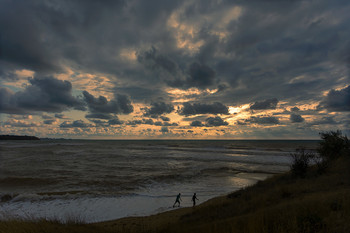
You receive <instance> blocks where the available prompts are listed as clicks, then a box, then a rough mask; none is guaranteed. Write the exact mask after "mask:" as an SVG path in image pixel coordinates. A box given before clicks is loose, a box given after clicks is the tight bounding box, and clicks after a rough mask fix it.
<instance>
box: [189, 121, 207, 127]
mask: <svg viewBox="0 0 350 233" xmlns="http://www.w3.org/2000/svg"><path fill="white" fill-rule="evenodd" d="M191 126H194V127H202V126H204V125H203V123H202V122H201V121H192V122H191Z"/></svg>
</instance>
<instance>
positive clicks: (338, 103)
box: [321, 85, 350, 112]
mask: <svg viewBox="0 0 350 233" xmlns="http://www.w3.org/2000/svg"><path fill="white" fill-rule="evenodd" d="M321 105H323V107H325V108H326V109H327V110H329V111H331V112H345V111H350V85H349V86H347V87H345V88H344V89H340V90H331V91H330V92H328V94H327V96H326V99H325V100H324V102H322V103H321Z"/></svg>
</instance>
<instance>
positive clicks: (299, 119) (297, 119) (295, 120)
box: [289, 113, 305, 123]
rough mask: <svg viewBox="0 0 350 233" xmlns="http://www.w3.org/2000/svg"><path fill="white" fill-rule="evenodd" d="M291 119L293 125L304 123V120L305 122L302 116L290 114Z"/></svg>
mask: <svg viewBox="0 0 350 233" xmlns="http://www.w3.org/2000/svg"><path fill="white" fill-rule="evenodd" d="M289 119H290V121H291V122H292V123H300V122H304V120H305V119H304V118H303V117H302V116H301V115H298V114H295V113H292V114H290V118H289Z"/></svg>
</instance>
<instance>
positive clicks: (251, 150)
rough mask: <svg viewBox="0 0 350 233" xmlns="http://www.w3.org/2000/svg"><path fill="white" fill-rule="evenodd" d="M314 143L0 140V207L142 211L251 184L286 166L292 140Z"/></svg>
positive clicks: (97, 214)
mask: <svg viewBox="0 0 350 233" xmlns="http://www.w3.org/2000/svg"><path fill="white" fill-rule="evenodd" d="M316 144H317V142H316V141H210V140H208V141H177V140H169V141H162V140H159V141H152V140H148V141H147V140H146V141H97V140H96V141H94V140H43V141H35V142H33V141H26V142H22V141H11V142H9V141H7V142H6V143H4V142H1V150H2V153H1V155H0V156H1V161H2V163H1V165H0V185H1V190H0V195H1V198H2V201H1V202H0V207H1V210H2V214H4V213H5V215H6V216H13V217H17V218H26V217H27V216H35V217H36V218H43V219H58V220H60V221H61V222H65V221H66V219H69V218H71V217H72V216H77V217H79V218H80V219H82V220H84V221H85V222H87V223H93V222H101V221H108V220H114V219H118V218H123V217H130V216H147V215H152V214H157V213H161V212H165V211H169V210H171V209H172V205H173V203H174V201H175V197H176V195H177V194H178V193H181V194H182V200H183V202H182V205H181V206H182V207H188V206H191V205H192V203H191V197H192V195H193V193H194V192H196V193H197V194H198V198H199V201H198V203H203V202H205V201H207V200H209V199H211V198H214V197H217V196H222V195H226V194H228V193H230V192H232V191H235V190H239V189H241V188H244V187H248V186H251V185H253V184H255V183H256V182H258V181H260V180H264V179H266V178H267V177H269V176H272V175H273V174H278V173H282V172H285V171H288V170H289V164H290V158H289V154H290V153H291V152H292V151H294V150H295V147H296V146H297V145H304V146H308V147H309V148H314V147H315V145H316Z"/></svg>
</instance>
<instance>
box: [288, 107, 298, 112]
mask: <svg viewBox="0 0 350 233" xmlns="http://www.w3.org/2000/svg"><path fill="white" fill-rule="evenodd" d="M290 110H291V111H292V112H298V111H300V109H299V108H298V107H293V108H291V109H290Z"/></svg>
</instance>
